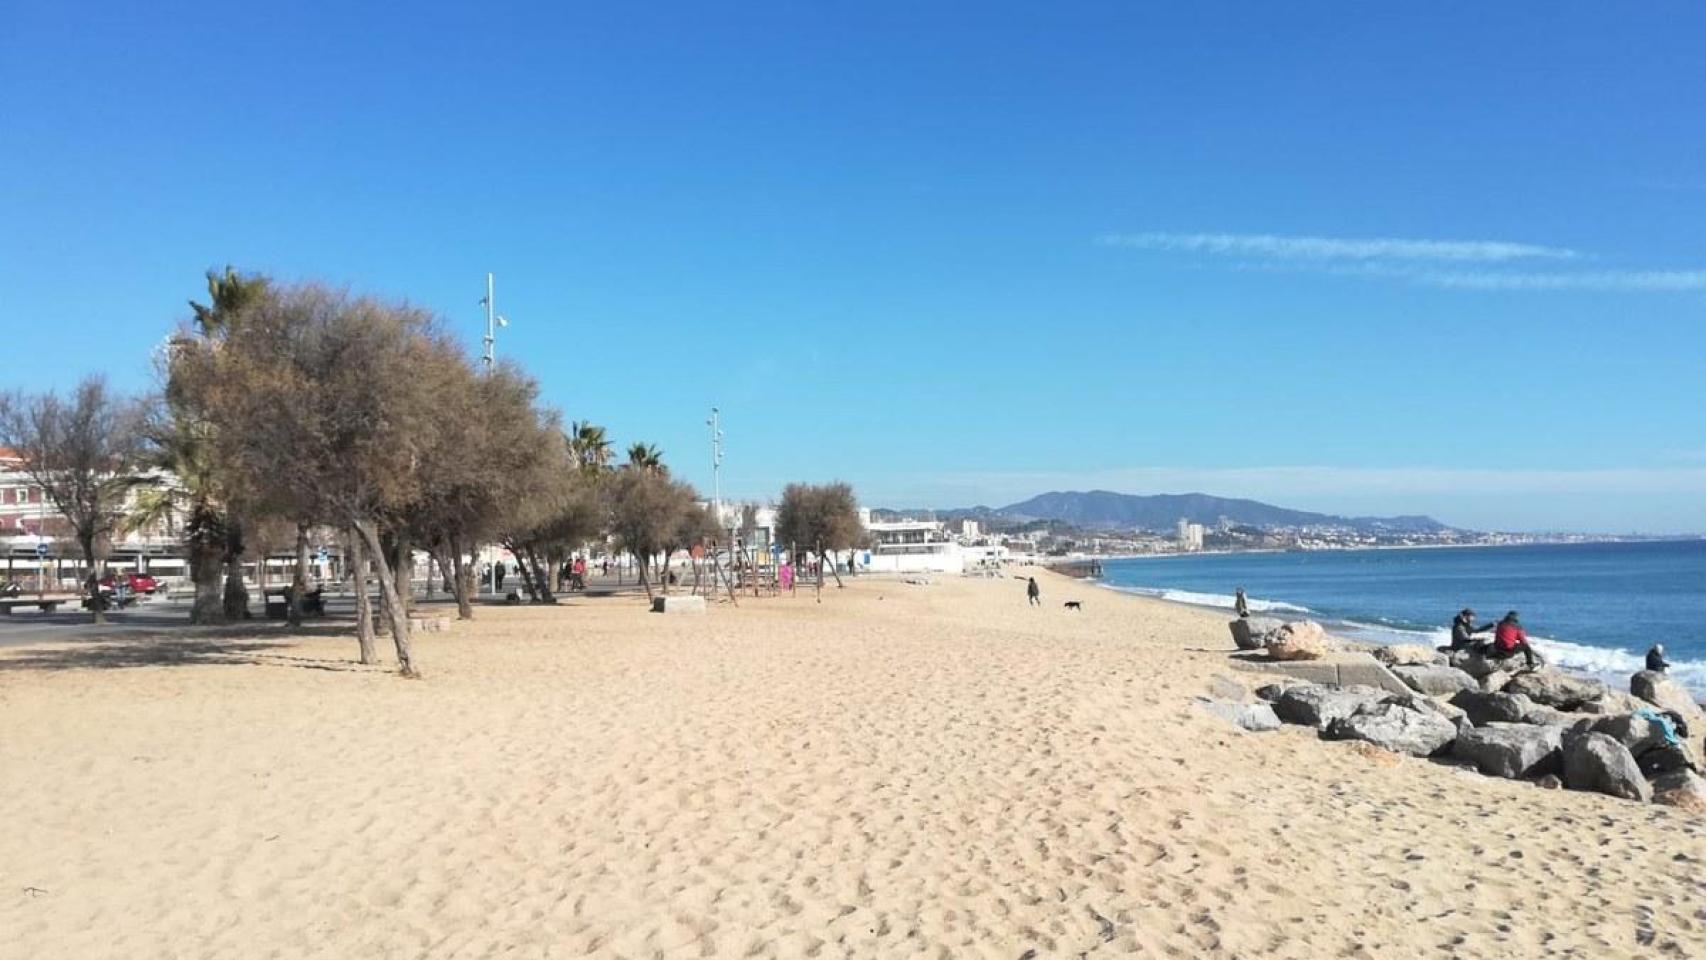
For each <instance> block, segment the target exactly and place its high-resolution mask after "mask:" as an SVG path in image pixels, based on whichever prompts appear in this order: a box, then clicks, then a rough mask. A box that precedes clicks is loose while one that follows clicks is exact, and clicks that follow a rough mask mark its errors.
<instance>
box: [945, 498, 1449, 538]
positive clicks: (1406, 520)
mask: <svg viewBox="0 0 1706 960" xmlns="http://www.w3.org/2000/svg"><path fill="white" fill-rule="evenodd" d="M940 514H941V516H943V517H944V518H954V517H973V518H995V517H1000V518H1004V519H1011V520H1019V521H1023V520H1060V521H1064V522H1066V523H1070V524H1073V525H1074V526H1078V527H1086V528H1092V527H1110V528H1119V529H1128V530H1130V529H1136V530H1155V531H1168V530H1172V529H1173V528H1174V526H1175V525H1176V524H1177V523H1178V522H1179V520H1181V519H1184V520H1189V521H1191V522H1193V523H1200V524H1203V525H1205V526H1213V525H1214V524H1216V523H1218V522H1220V518H1221V517H1225V518H1227V519H1228V520H1230V521H1231V522H1232V523H1235V524H1238V525H1240V526H1248V527H1264V528H1266V527H1305V526H1343V527H1353V528H1356V529H1358V530H1364V531H1368V532H1379V533H1436V532H1439V531H1442V530H1449V529H1451V528H1450V527H1447V526H1446V525H1445V524H1443V523H1440V522H1439V521H1438V520H1435V519H1433V518H1432V517H1421V516H1404V517H1341V516H1335V515H1333V514H1326V513H1310V512H1308V511H1305V510H1289V509H1286V508H1285V507H1276V506H1274V505H1272V504H1268V503H1262V502H1260V501H1257V500H1237V499H1231V498H1227V497H1213V496H1209V495H1208V494H1205V493H1179V494H1155V495H1152V496H1139V495H1136V494H1130V493H1113V492H1111V491H1108V490H1091V491H1088V492H1056V493H1044V494H1041V495H1038V496H1035V497H1032V498H1031V499H1029V500H1024V501H1021V502H1019V503H1014V504H1009V505H1007V506H1005V507H1000V508H995V509H991V508H989V507H971V508H967V509H961V510H943V511H940Z"/></svg>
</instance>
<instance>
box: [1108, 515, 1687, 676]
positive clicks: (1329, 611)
mask: <svg viewBox="0 0 1706 960" xmlns="http://www.w3.org/2000/svg"><path fill="white" fill-rule="evenodd" d="M1102 568H1103V571H1104V578H1103V580H1104V582H1105V583H1106V584H1107V585H1108V586H1110V587H1114V588H1116V589H1121V590H1127V591H1130V592H1134V593H1142V594H1148V595H1151V596H1157V597H1162V598H1164V599H1168V600H1175V601H1179V602H1183V603H1192V604H1198V605H1201V606H1209V607H1221V608H1225V609H1231V607H1232V594H1233V591H1234V590H1236V589H1237V588H1239V587H1243V588H1244V590H1245V594H1246V596H1248V597H1249V599H1250V609H1251V611H1252V612H1253V613H1260V614H1266V615H1269V616H1274V617H1280V618H1300V617H1308V618H1310V619H1314V620H1319V621H1321V622H1322V623H1323V624H1325V625H1327V626H1329V627H1330V628H1331V629H1333V630H1334V632H1336V633H1340V634H1344V635H1348V636H1352V637H1355V638H1357V639H1362V640H1372V641H1376V642H1380V643H1428V644H1433V645H1436V646H1437V645H1440V644H1444V643H1446V642H1448V640H1449V639H1450V626H1451V618H1452V617H1453V616H1454V615H1456V613H1457V611H1459V610H1461V609H1463V608H1464V607H1471V608H1473V609H1474V610H1475V611H1476V619H1477V621H1478V622H1480V623H1490V622H1492V621H1494V620H1497V619H1499V618H1500V617H1503V616H1504V615H1505V613H1506V611H1509V610H1516V611H1518V612H1519V613H1520V614H1521V618H1522V624H1523V627H1524V628H1525V629H1526V630H1527V631H1528V634H1529V636H1530V638H1531V639H1532V640H1533V641H1534V645H1535V649H1537V650H1539V651H1540V652H1541V653H1542V655H1544V656H1545V657H1546V658H1547V660H1548V661H1550V662H1551V663H1554V664H1556V665H1558V666H1560V667H1564V668H1566V669H1572V670H1577V671H1581V672H1585V673H1590V674H1593V675H1595V676H1598V677H1601V678H1603V679H1605V680H1607V681H1608V682H1610V683H1612V684H1613V685H1614V686H1615V687H1616V688H1617V689H1623V690H1626V689H1628V681H1629V674H1631V673H1633V672H1634V671H1636V670H1639V669H1641V668H1642V666H1643V662H1644V659H1645V656H1646V651H1647V648H1648V647H1650V646H1652V645H1653V644H1654V643H1663V644H1664V645H1665V652H1666V655H1667V656H1668V658H1669V659H1670V661H1671V663H1672V664H1673V666H1672V667H1671V673H1672V675H1673V676H1675V677H1676V678H1677V679H1678V680H1680V681H1682V682H1683V683H1685V684H1687V685H1688V687H1689V688H1690V689H1692V690H1693V691H1694V693H1695V696H1697V697H1706V540H1686V541H1681V540H1673V541H1649V542H1639V543H1575V544H1540V545H1524V546H1508V547H1444V548H1416V549H1382V550H1331V551H1326V550H1324V551H1311V552H1299V553H1224V554H1186V555H1176V556H1157V557H1139V558H1133V559H1122V560H1108V561H1104V562H1103V564H1102Z"/></svg>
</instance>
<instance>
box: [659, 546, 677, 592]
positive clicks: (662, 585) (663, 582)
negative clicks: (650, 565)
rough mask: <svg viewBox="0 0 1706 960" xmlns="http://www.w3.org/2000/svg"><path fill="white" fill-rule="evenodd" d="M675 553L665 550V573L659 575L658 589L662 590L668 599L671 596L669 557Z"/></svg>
mask: <svg viewBox="0 0 1706 960" xmlns="http://www.w3.org/2000/svg"><path fill="white" fill-rule="evenodd" d="M673 552H674V551H673V550H668V549H666V550H664V552H663V572H662V573H660V574H658V589H660V590H662V591H663V595H664V596H666V597H667V596H669V555H670V554H671V553H673Z"/></svg>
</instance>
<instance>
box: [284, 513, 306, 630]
mask: <svg viewBox="0 0 1706 960" xmlns="http://www.w3.org/2000/svg"><path fill="white" fill-rule="evenodd" d="M307 593H308V524H306V523H298V524H297V525H296V570H295V572H294V573H292V574H291V575H290V608H289V610H288V612H287V613H286V616H287V617H289V618H290V626H291V629H301V627H302V598H303V597H304V596H306V595H307Z"/></svg>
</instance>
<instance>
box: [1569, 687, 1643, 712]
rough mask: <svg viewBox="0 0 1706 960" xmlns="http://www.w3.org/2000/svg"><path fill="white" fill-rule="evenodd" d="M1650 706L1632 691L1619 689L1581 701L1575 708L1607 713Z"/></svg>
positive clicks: (1630, 710) (1631, 710) (1632, 710)
mask: <svg viewBox="0 0 1706 960" xmlns="http://www.w3.org/2000/svg"><path fill="white" fill-rule="evenodd" d="M1650 706H1652V704H1650V703H1648V702H1647V701H1645V700H1642V699H1641V698H1640V697H1637V696H1635V695H1634V694H1632V693H1624V692H1623V691H1621V690H1607V691H1605V692H1604V693H1602V694H1600V695H1599V697H1597V698H1596V699H1593V700H1588V701H1585V702H1583V703H1582V705H1581V706H1579V707H1577V708H1576V710H1577V711H1579V712H1581V713H1597V714H1607V715H1609V714H1617V713H1634V712H1635V711H1636V710H1639V709H1641V708H1642V707H1650Z"/></svg>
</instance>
